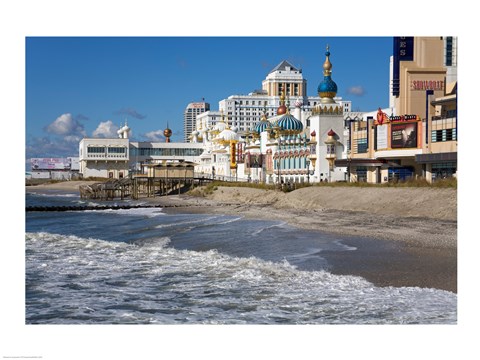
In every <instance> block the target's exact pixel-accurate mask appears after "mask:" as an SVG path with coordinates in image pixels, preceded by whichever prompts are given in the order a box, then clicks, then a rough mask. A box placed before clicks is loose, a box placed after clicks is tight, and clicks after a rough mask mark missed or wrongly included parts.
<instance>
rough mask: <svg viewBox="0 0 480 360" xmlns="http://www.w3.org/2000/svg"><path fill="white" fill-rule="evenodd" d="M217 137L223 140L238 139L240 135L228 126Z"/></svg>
mask: <svg viewBox="0 0 480 360" xmlns="http://www.w3.org/2000/svg"><path fill="white" fill-rule="evenodd" d="M217 139H218V140H221V141H232V140H238V135H237V133H236V132H235V131H233V130H231V129H228V128H227V129H225V130H223V131H222V132H221V133H220V134H218V137H217Z"/></svg>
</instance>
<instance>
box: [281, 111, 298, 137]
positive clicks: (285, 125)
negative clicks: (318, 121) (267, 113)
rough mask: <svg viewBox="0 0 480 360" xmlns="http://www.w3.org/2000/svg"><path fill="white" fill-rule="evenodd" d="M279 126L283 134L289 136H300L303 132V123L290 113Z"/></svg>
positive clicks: (283, 117)
mask: <svg viewBox="0 0 480 360" xmlns="http://www.w3.org/2000/svg"><path fill="white" fill-rule="evenodd" d="M277 126H278V127H279V128H280V131H281V132H283V133H287V134H299V133H301V132H302V130H303V124H302V122H301V121H300V120H298V119H297V118H295V116H293V115H291V114H290V113H289V112H287V113H286V114H285V115H283V116H282V117H281V118H280V119H279V120H278V123H277Z"/></svg>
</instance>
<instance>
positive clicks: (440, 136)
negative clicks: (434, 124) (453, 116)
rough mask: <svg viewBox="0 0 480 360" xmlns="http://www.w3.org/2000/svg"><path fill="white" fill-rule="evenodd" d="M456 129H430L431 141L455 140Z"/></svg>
mask: <svg viewBox="0 0 480 360" xmlns="http://www.w3.org/2000/svg"><path fill="white" fill-rule="evenodd" d="M456 140H457V129H442V130H433V131H432V142H443V141H456Z"/></svg>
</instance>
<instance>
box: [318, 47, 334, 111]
mask: <svg viewBox="0 0 480 360" xmlns="http://www.w3.org/2000/svg"><path fill="white" fill-rule="evenodd" d="M325 56H326V59H325V62H324V63H323V81H322V82H321V83H320V84H319V85H318V89H317V90H318V96H320V97H321V103H322V104H334V103H335V100H333V98H334V97H335V96H336V95H337V84H335V82H334V81H333V80H332V63H331V62H330V47H329V46H328V45H327V51H326V52H325Z"/></svg>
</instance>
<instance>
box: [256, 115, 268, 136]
mask: <svg viewBox="0 0 480 360" xmlns="http://www.w3.org/2000/svg"><path fill="white" fill-rule="evenodd" d="M271 129H272V124H271V123H270V121H268V120H267V116H266V115H265V114H263V115H262V118H261V119H260V121H259V122H258V123H257V125H255V129H254V131H255V132H256V133H257V134H258V135H260V134H261V133H262V132H264V131H270V130H271Z"/></svg>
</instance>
